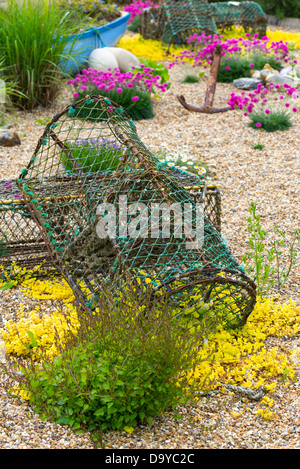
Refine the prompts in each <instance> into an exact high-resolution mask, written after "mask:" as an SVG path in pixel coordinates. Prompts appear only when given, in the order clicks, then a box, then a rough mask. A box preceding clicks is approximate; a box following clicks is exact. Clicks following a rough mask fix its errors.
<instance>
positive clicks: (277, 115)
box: [249, 109, 293, 132]
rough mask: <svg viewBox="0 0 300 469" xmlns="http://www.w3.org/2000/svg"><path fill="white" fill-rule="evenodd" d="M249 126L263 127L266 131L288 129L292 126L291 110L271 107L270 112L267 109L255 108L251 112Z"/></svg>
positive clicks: (254, 127)
mask: <svg viewBox="0 0 300 469" xmlns="http://www.w3.org/2000/svg"><path fill="white" fill-rule="evenodd" d="M249 118H250V122H249V127H252V128H253V129H257V128H260V129H263V130H265V131H266V132H276V131H277V130H281V131H283V130H287V129H289V128H290V127H292V125H293V123H292V121H291V116H290V112H289V111H287V110H285V109H271V110H270V113H269V114H266V112H265V110H263V109H261V110H255V111H252V112H251V113H250V114H249Z"/></svg>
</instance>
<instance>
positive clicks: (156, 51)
mask: <svg viewBox="0 0 300 469" xmlns="http://www.w3.org/2000/svg"><path fill="white" fill-rule="evenodd" d="M118 47H122V48H123V49H126V50H128V51H129V52H131V53H132V54H134V55H135V56H136V57H138V58H144V59H152V60H154V61H155V62H159V61H163V60H173V57H172V54H174V53H175V52H176V54H179V52H180V51H181V50H182V51H184V50H186V47H175V46H171V47H170V51H169V54H167V53H166V51H167V47H166V46H165V47H163V46H162V43H161V41H155V40H153V39H144V38H143V37H142V36H141V35H140V34H135V35H134V36H123V37H122V38H121V40H120V42H119V43H118Z"/></svg>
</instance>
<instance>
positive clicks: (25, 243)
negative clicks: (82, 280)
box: [0, 168, 221, 276]
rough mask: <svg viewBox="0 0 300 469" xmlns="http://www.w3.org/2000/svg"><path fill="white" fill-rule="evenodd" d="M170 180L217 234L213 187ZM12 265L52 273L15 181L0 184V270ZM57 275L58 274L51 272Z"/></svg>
mask: <svg viewBox="0 0 300 469" xmlns="http://www.w3.org/2000/svg"><path fill="white" fill-rule="evenodd" d="M171 171H172V172H173V175H174V177H176V178H178V180H179V181H180V182H181V184H183V185H184V186H185V188H186V190H188V191H189V193H190V194H191V196H192V197H193V198H194V200H195V202H198V203H203V210H204V213H205V216H206V218H208V219H209V220H210V221H211V223H212V224H213V226H214V227H215V229H216V230H217V231H219V232H221V194H220V191H219V189H218V188H217V187H216V186H215V185H206V183H205V181H203V180H200V181H199V178H198V177H197V176H195V175H194V174H190V173H187V172H185V171H182V170H180V171H179V169H173V168H171ZM13 265H15V266H17V267H20V268H25V269H27V270H31V269H33V268H34V269H35V275H36V276H40V275H47V272H49V271H51V272H54V270H55V265H54V264H53V262H52V258H51V256H50V254H49V251H48V249H47V246H46V244H45V242H44V239H43V237H42V236H41V232H40V230H39V227H38V222H37V221H36V220H35V219H34V218H33V215H32V213H31V212H30V210H29V208H28V206H27V204H26V203H25V200H24V197H23V194H22V193H21V192H20V190H19V188H18V187H17V181H15V180H6V181H0V266H1V267H4V269H5V270H6V271H7V274H10V273H11V271H12V270H14V267H13ZM55 273H58V271H55Z"/></svg>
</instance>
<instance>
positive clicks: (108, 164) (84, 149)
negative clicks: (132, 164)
mask: <svg viewBox="0 0 300 469" xmlns="http://www.w3.org/2000/svg"><path fill="white" fill-rule="evenodd" d="M65 145H66V146H67V147H68V149H69V150H70V152H67V151H62V152H61V160H62V163H63V164H64V166H65V168H66V169H67V170H68V171H71V172H76V171H78V170H80V171H83V172H84V173H86V172H97V171H105V170H108V169H109V170H110V171H114V170H116V169H117V167H118V166H119V165H120V162H121V161H122V159H123V158H122V156H123V152H122V148H121V146H120V145H119V144H118V143H116V142H113V141H110V140H107V139H106V138H104V137H103V138H101V139H97V140H96V139H84V140H83V139H82V140H76V141H75V142H74V143H73V144H71V143H66V144H65Z"/></svg>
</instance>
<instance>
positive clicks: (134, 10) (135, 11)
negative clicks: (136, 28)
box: [124, 0, 160, 23]
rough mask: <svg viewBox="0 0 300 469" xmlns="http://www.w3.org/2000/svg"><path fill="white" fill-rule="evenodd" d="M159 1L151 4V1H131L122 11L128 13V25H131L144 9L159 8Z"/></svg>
mask: <svg viewBox="0 0 300 469" xmlns="http://www.w3.org/2000/svg"><path fill="white" fill-rule="evenodd" d="M159 6H160V1H158V2H153V1H151V0H145V1H144V2H142V1H141V0H133V2H132V3H130V4H129V5H125V7H124V10H125V11H127V12H128V13H130V19H129V23H131V22H132V21H133V20H134V18H135V17H136V16H140V15H141V14H142V13H143V11H144V9H145V8H153V7H159Z"/></svg>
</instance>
